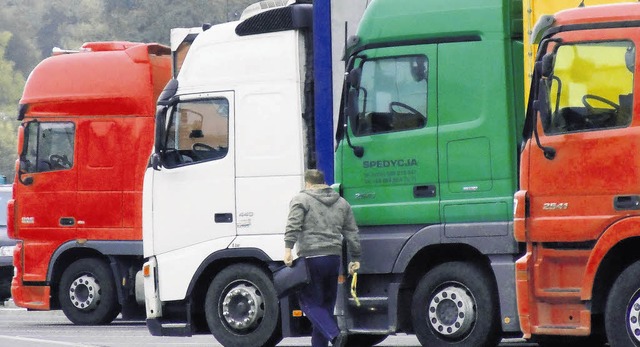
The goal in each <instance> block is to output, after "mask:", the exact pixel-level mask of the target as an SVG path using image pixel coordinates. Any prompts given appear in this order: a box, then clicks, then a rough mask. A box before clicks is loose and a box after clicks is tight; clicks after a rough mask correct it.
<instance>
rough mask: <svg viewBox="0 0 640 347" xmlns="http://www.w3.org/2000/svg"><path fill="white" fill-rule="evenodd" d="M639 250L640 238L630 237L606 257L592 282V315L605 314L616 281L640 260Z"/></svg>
mask: <svg viewBox="0 0 640 347" xmlns="http://www.w3.org/2000/svg"><path fill="white" fill-rule="evenodd" d="M638 249H640V236H637V237H630V238H626V239H622V240H620V241H619V242H618V243H616V244H615V245H614V246H613V247H611V248H610V249H609V250H608V252H607V253H606V255H604V257H603V258H602V260H601V261H600V266H598V270H597V272H596V273H595V276H594V277H593V282H591V283H592V294H591V295H592V313H595V314H598V313H603V312H604V309H605V305H606V302H607V297H608V295H609V292H610V291H611V287H612V286H613V283H614V282H615V279H616V278H617V277H618V276H619V275H620V274H621V273H622V271H624V270H625V269H626V268H627V267H629V265H631V264H633V263H634V262H636V261H638V260H639V259H640V256H639V255H638ZM594 251H595V250H594Z"/></svg>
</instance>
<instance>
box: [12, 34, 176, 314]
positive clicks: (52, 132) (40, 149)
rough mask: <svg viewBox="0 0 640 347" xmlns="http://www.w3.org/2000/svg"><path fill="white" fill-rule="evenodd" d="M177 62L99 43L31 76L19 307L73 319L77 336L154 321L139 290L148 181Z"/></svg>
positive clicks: (140, 47)
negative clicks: (88, 329)
mask: <svg viewBox="0 0 640 347" xmlns="http://www.w3.org/2000/svg"><path fill="white" fill-rule="evenodd" d="M170 54H171V51H170V49H169V47H166V46H162V45H158V44H143V43H133V42H91V43H86V44H84V45H83V46H82V48H81V49H80V51H77V52H68V51H65V52H63V53H59V54H55V53H54V55H53V56H52V57H49V58H47V59H45V60H43V61H42V62H41V63H40V64H39V65H38V66H37V67H36V68H35V69H34V70H33V72H32V73H31V75H30V76H29V78H28V80H27V82H26V85H25V88H24V93H23V95H22V99H21V100H20V108H19V115H18V120H20V121H22V124H21V126H20V128H19V130H18V151H19V153H18V154H19V159H18V160H17V162H16V177H15V180H14V186H13V199H12V200H10V201H9V203H8V207H7V209H8V234H9V237H11V238H13V239H16V240H18V242H17V245H16V248H15V251H14V254H13V262H14V266H15V268H16V271H15V275H14V277H13V280H12V284H11V293H12V296H13V300H14V302H15V303H16V305H18V306H20V307H26V308H28V309H33V310H52V309H62V310H63V311H64V314H65V315H66V316H67V317H68V318H69V320H71V321H72V322H73V323H75V324H105V323H109V322H111V321H112V320H113V319H115V318H116V317H117V315H118V314H119V313H121V312H122V314H123V316H127V317H130V316H132V315H134V314H136V313H138V314H144V294H143V291H142V290H141V289H140V288H138V291H139V292H138V298H139V300H136V285H135V282H136V280H135V274H136V272H137V271H138V270H139V269H140V268H141V264H142V181H143V174H144V171H145V167H146V166H147V162H148V159H149V155H150V153H151V151H152V146H153V140H154V113H155V103H156V100H157V98H158V95H159V94H160V93H161V91H162V89H163V88H164V86H165V85H166V83H167V81H168V80H169V79H170V78H171V55H170ZM140 283H141V281H140ZM140 299H141V300H142V301H140ZM140 302H142V304H140Z"/></svg>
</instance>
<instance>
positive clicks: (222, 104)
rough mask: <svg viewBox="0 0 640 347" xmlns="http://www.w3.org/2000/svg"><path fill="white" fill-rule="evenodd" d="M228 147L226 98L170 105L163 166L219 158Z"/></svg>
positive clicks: (223, 155) (227, 104) (224, 153)
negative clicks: (171, 106) (171, 107)
mask: <svg viewBox="0 0 640 347" xmlns="http://www.w3.org/2000/svg"><path fill="white" fill-rule="evenodd" d="M228 150H229V101H228V100H227V99H223V98H211V99H200V100H189V101H181V102H180V103H178V104H177V105H176V106H174V107H173V109H172V111H171V117H170V119H169V127H168V129H167V138H166V145H165V148H164V154H163V160H164V164H165V165H166V166H167V167H174V166H179V165H183V164H188V163H197V162H201V161H209V160H216V159H221V158H223V157H225V156H226V155H227V152H228Z"/></svg>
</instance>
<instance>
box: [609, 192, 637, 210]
mask: <svg viewBox="0 0 640 347" xmlns="http://www.w3.org/2000/svg"><path fill="white" fill-rule="evenodd" d="M613 207H614V208H615V209H616V210H640V196H638V195H623V196H616V197H615V198H613Z"/></svg>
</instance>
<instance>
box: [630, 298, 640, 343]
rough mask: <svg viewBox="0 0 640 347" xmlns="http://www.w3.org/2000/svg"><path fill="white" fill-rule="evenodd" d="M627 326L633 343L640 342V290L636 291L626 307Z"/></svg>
mask: <svg viewBox="0 0 640 347" xmlns="http://www.w3.org/2000/svg"><path fill="white" fill-rule="evenodd" d="M627 328H628V329H629V335H631V336H632V337H633V339H634V340H635V343H636V344H638V343H640V291H638V292H636V293H635V294H634V295H633V296H632V297H631V301H629V306H628V307H627Z"/></svg>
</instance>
